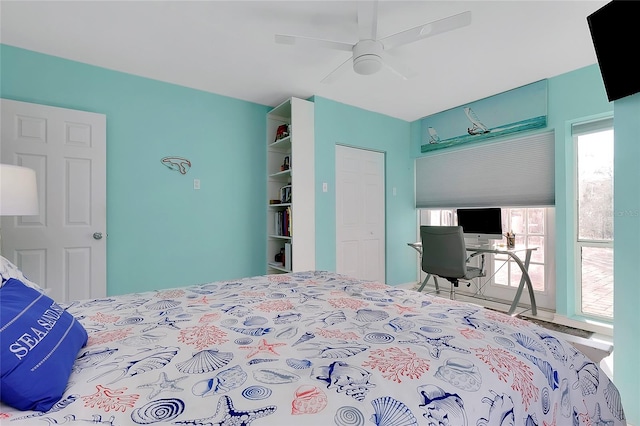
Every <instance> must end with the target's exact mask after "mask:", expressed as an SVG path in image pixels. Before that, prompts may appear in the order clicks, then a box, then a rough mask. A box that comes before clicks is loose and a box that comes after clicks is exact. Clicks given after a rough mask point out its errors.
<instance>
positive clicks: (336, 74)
mask: <svg viewBox="0 0 640 426" xmlns="http://www.w3.org/2000/svg"><path fill="white" fill-rule="evenodd" d="M352 61H353V58H351V57H350V58H349V59H347V60H346V61H344V62H343V63H341V64H340V65H338V67H337V68H336V69H334V70H333V71H331V72H330V73H329V74H328V75H327V76H326V77H325V78H323V79H322V80H320V83H324V84H330V83H333V82H334V81H336V80H337V79H338V78H340V76H342V75H343V74H344V73H345V72H346V71H347V70H348V69H349V68H350V64H351V62H352Z"/></svg>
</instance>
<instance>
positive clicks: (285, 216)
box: [274, 207, 291, 237]
mask: <svg viewBox="0 0 640 426" xmlns="http://www.w3.org/2000/svg"><path fill="white" fill-rule="evenodd" d="M274 218H275V223H274V226H275V228H274V229H275V235H278V236H281V237H290V236H291V207H287V208H286V209H284V210H282V211H278V212H276V213H275V215H274Z"/></svg>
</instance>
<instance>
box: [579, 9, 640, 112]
mask: <svg viewBox="0 0 640 426" xmlns="http://www.w3.org/2000/svg"><path fill="white" fill-rule="evenodd" d="M639 14H640V2H638V1H622V0H614V1H611V2H609V3H607V4H606V5H604V6H603V7H601V8H600V9H598V10H596V11H595V12H593V13H592V14H591V15H589V16H587V23H588V25H589V31H590V32H591V39H592V41H593V47H594V49H595V51H596V57H597V59H598V65H599V66H600V74H601V75H602V81H603V82H604V88H605V90H606V92H607V98H608V99H609V101H615V100H618V99H621V98H624V97H625V96H629V95H633V94H634V93H638V92H640V78H638V65H637V62H636V61H637V58H636V57H635V55H634V54H633V49H632V50H628V49H627V48H625V46H633V45H634V44H635V43H636V42H637V40H638V15H639ZM634 40H635V42H634Z"/></svg>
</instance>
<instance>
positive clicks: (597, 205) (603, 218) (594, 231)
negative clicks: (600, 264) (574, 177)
mask: <svg viewBox="0 0 640 426" xmlns="http://www.w3.org/2000/svg"><path fill="white" fill-rule="evenodd" d="M577 151H578V239H579V240H604V241H612V240H613V130H606V131H602V132H597V133H591V134H587V135H582V136H579V137H578V143H577Z"/></svg>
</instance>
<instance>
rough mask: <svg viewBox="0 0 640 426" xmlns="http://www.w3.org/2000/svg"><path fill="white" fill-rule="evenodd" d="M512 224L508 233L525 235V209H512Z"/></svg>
mask: <svg viewBox="0 0 640 426" xmlns="http://www.w3.org/2000/svg"><path fill="white" fill-rule="evenodd" d="M510 211H511V223H510V226H509V227H508V228H509V229H508V231H513V232H515V233H516V237H517V236H518V235H521V234H524V230H525V209H510Z"/></svg>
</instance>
